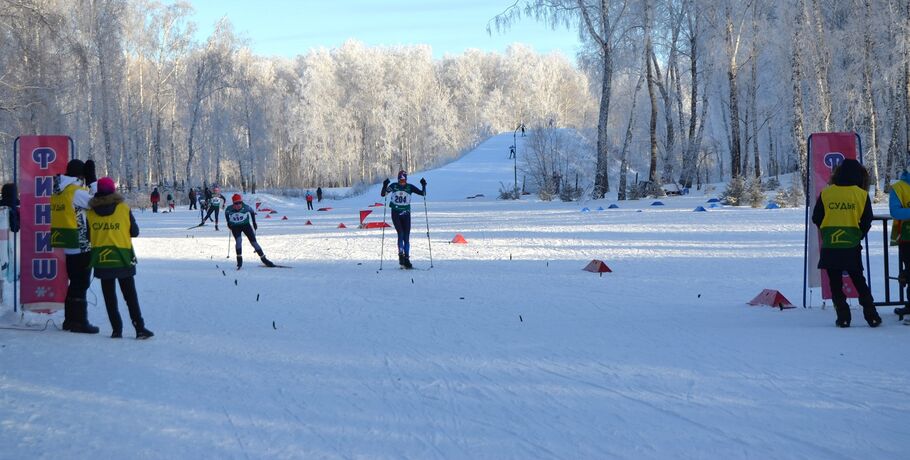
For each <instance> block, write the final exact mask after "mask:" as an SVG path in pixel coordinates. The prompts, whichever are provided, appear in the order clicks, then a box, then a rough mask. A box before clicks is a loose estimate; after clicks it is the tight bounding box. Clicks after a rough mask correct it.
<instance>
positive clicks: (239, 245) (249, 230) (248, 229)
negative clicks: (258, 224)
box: [230, 224, 262, 257]
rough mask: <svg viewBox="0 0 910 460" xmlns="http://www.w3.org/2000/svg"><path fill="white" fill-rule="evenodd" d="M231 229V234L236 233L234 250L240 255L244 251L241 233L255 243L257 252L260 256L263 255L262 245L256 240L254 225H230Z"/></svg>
mask: <svg viewBox="0 0 910 460" xmlns="http://www.w3.org/2000/svg"><path fill="white" fill-rule="evenodd" d="M230 229H231V234H232V235H234V251H235V252H236V253H237V255H238V256H239V255H241V254H242V253H243V238H241V235H246V239H247V240H249V242H250V244H251V245H253V249H255V250H256V254H259V256H260V257H262V247H260V246H259V243H257V242H256V232H254V231H253V227H252V226H251V225H250V224H246V225H238V226H236V227H230Z"/></svg>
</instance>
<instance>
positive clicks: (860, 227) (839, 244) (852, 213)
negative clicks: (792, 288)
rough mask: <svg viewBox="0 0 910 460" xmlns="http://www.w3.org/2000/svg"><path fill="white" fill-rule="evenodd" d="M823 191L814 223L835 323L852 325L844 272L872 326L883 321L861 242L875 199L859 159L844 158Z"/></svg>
mask: <svg viewBox="0 0 910 460" xmlns="http://www.w3.org/2000/svg"><path fill="white" fill-rule="evenodd" d="M831 182H832V183H831V185H828V186H827V187H825V188H824V190H822V193H821V195H820V196H819V197H818V200H817V201H816V202H815V207H814V209H813V210H812V222H813V223H814V224H815V225H817V226H818V230H819V233H821V236H822V248H821V254H820V257H819V260H818V268H820V269H824V270H825V271H826V272H827V274H828V283H829V286H830V287H831V302H832V303H833V304H834V311H835V312H836V313H837V320H836V321H835V322H834V324H835V325H836V326H837V327H850V305H848V304H847V296H846V295H844V290H843V273H844V272H846V273H847V274H848V275H849V276H850V279H851V280H853V286H854V287H856V291H857V293H858V294H859V303H860V305H862V306H863V317H864V318H865V319H866V322H867V323H869V327H877V326H878V325H879V324H881V323H882V319H881V317H879V316H878V312H877V311H876V310H875V305H873V302H874V300H873V299H872V291H870V290H869V286H868V285H867V284H866V278H865V277H863V261H862V246H860V242H861V241H862V240H863V238H865V236H866V234H867V233H868V232H869V228H871V227H872V202H871V200H869V192H868V191H867V188H868V183H869V175H868V173H867V172H866V169H865V168H863V165H861V164H860V163H859V162H858V161H856V160H844V161H843V163H841V165H840V166H838V167H837V169H835V170H834V174H833V175H832V176H831Z"/></svg>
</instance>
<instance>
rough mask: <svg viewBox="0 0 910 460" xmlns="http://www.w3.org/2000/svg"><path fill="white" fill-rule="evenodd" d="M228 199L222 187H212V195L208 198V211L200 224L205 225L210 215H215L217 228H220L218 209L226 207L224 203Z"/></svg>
mask: <svg viewBox="0 0 910 460" xmlns="http://www.w3.org/2000/svg"><path fill="white" fill-rule="evenodd" d="M226 201H227V200H226V199H225V198H224V195H222V194H221V189H220V188H219V187H214V188H212V196H211V198H209V199H208V203H207V205H206V206H207V208H208V211H206V213H205V217H203V218H202V222H200V223H199V226H200V227H201V226H203V225H205V221H206V220H208V218H209V216H211V215H214V216H215V230H218V211H220V210H221V209H222V208H224V204H225V202H226Z"/></svg>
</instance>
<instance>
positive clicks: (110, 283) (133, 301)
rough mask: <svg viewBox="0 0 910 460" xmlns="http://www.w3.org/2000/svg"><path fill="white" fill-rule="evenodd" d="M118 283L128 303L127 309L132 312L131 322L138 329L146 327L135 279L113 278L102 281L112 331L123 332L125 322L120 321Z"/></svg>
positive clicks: (102, 290) (102, 291) (105, 305)
mask: <svg viewBox="0 0 910 460" xmlns="http://www.w3.org/2000/svg"><path fill="white" fill-rule="evenodd" d="M117 281H119V282H120V292H122V293H123V300H125V301H126V308H127V309H128V310H129V312H130V321H132V323H133V326H134V327H135V328H136V329H141V328H143V327H144V326H145V321H144V320H143V319H142V311H141V310H140V309H139V296H138V295H137V294H136V280H135V277H132V276H130V277H127V278H119V279H116V278H111V279H103V280H101V293H102V294H103V295H104V307H105V308H106V309H107V318H108V319H109V320H110V321H111V329H113V330H114V331H115V332H122V331H123V320H122V319H120V310H119V309H118V308H117V285H116V284H115V283H116V282H117Z"/></svg>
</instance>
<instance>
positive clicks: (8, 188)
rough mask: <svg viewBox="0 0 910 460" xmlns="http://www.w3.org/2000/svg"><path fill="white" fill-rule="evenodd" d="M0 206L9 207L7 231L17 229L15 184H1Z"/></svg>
mask: <svg viewBox="0 0 910 460" xmlns="http://www.w3.org/2000/svg"><path fill="white" fill-rule="evenodd" d="M0 206H6V207H7V208H9V211H8V214H9V231H11V232H14V233H15V232H18V231H19V192H18V191H17V190H16V184H13V183H9V184H3V188H2V189H0Z"/></svg>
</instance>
